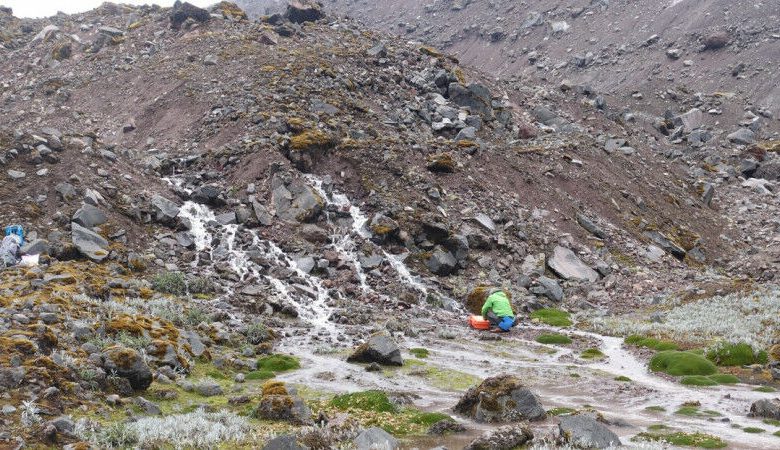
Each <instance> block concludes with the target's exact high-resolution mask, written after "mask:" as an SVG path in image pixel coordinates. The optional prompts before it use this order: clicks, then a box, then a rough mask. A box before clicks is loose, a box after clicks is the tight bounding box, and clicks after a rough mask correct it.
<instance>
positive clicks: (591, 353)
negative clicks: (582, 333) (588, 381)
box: [580, 348, 605, 359]
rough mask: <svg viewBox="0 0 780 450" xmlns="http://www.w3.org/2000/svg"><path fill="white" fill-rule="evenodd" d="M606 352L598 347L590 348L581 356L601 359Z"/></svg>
mask: <svg viewBox="0 0 780 450" xmlns="http://www.w3.org/2000/svg"><path fill="white" fill-rule="evenodd" d="M604 357H605V355H604V353H602V352H601V350H599V349H597V348H589V349H587V350H585V351H583V352H582V353H581V354H580V358H583V359H601V358H604Z"/></svg>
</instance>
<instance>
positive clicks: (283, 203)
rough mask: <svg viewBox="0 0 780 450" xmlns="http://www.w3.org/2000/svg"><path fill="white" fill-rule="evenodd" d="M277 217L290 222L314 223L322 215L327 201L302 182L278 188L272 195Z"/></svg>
mask: <svg viewBox="0 0 780 450" xmlns="http://www.w3.org/2000/svg"><path fill="white" fill-rule="evenodd" d="M271 200H272V202H273V205H274V209H275V210H276V216H277V217H279V218H281V219H283V220H289V221H297V222H309V223H311V222H314V221H316V219H317V217H319V215H320V214H321V213H322V211H323V208H324V206H325V200H324V199H323V198H322V197H321V196H320V194H318V193H317V191H315V190H314V189H313V188H312V187H311V186H308V185H306V184H305V183H303V182H302V181H301V180H294V181H292V182H291V183H289V184H287V185H284V184H279V185H278V186H276V187H275V188H274V190H273V192H272V194H271Z"/></svg>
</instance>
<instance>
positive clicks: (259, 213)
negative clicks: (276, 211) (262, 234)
mask: <svg viewBox="0 0 780 450" xmlns="http://www.w3.org/2000/svg"><path fill="white" fill-rule="evenodd" d="M252 211H254V213H255V218H256V219H257V222H258V223H259V224H260V225H261V226H264V227H270V226H271V225H273V223H274V218H273V216H272V215H271V213H269V212H268V209H266V207H265V206H264V205H263V204H262V203H260V202H258V201H256V200H253V201H252Z"/></svg>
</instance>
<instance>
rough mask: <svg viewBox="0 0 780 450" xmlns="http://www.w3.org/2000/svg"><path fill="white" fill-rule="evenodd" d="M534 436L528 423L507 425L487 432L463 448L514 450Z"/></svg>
mask: <svg viewBox="0 0 780 450" xmlns="http://www.w3.org/2000/svg"><path fill="white" fill-rule="evenodd" d="M533 438H534V434H533V432H531V429H530V428H529V427H528V425H507V426H503V427H499V428H496V429H495V430H490V431H487V432H485V433H484V434H483V435H481V436H479V437H478V438H476V439H474V440H473V441H471V443H470V444H469V445H467V446H466V447H464V449H463V450H512V449H514V448H519V447H521V446H523V445H524V444H526V443H527V442H530V441H531V440H532V439H533Z"/></svg>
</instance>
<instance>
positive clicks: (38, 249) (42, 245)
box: [22, 239, 49, 255]
mask: <svg viewBox="0 0 780 450" xmlns="http://www.w3.org/2000/svg"><path fill="white" fill-rule="evenodd" d="M48 253H49V241H47V240H45V239H36V240H34V241H30V242H27V243H25V244H24V245H23V246H22V254H23V255H46V254H48Z"/></svg>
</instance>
